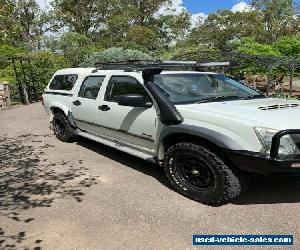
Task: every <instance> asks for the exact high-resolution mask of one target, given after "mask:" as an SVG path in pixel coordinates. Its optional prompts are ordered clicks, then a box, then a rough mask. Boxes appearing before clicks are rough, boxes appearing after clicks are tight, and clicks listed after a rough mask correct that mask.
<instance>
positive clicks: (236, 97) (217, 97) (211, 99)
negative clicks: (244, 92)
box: [197, 95, 241, 103]
mask: <svg viewBox="0 0 300 250" xmlns="http://www.w3.org/2000/svg"><path fill="white" fill-rule="evenodd" d="M240 98H241V96H238V95H230V96H213V97H209V98H205V99H203V100H201V101H198V102H197V103H206V102H214V101H219V100H220V101H226V100H232V99H240Z"/></svg>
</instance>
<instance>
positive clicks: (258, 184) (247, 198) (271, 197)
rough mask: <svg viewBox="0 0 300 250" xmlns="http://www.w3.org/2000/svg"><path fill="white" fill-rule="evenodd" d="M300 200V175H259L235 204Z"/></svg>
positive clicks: (294, 201)
mask: <svg viewBox="0 0 300 250" xmlns="http://www.w3.org/2000/svg"><path fill="white" fill-rule="evenodd" d="M298 202H300V176H259V177H255V178H252V179H251V182H250V186H249V189H248V190H247V191H246V192H245V193H244V194H242V195H241V196H240V197H239V198H238V199H237V200H236V201H234V202H233V203H234V204H237V205H249V204H277V203H298Z"/></svg>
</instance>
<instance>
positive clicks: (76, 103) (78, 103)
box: [73, 100, 81, 106]
mask: <svg viewBox="0 0 300 250" xmlns="http://www.w3.org/2000/svg"><path fill="white" fill-rule="evenodd" d="M73 104H74V105H75V106H79V105H81V102H80V101H78V100H76V101H74V102H73Z"/></svg>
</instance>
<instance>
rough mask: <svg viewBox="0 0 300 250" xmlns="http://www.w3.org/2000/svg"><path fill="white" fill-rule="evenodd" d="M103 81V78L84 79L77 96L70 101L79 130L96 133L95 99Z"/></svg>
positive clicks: (96, 105)
mask: <svg viewBox="0 0 300 250" xmlns="http://www.w3.org/2000/svg"><path fill="white" fill-rule="evenodd" d="M104 79H105V76H88V77H86V78H85V80H84V81H83V83H82V85H81V87H80V90H79V92H78V95H77V96H75V97H74V98H73V100H72V103H71V105H72V114H73V117H74V119H75V123H76V125H77V127H78V128H80V129H81V130H84V131H87V132H92V133H96V132H97V108H98V101H97V97H98V93H99V90H100V88H101V85H102V83H103V81H104Z"/></svg>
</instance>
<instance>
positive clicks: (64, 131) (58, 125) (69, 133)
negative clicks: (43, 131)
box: [53, 113, 77, 142]
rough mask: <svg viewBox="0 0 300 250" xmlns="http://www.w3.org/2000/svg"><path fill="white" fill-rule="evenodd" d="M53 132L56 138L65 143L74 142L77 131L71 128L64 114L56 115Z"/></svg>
mask: <svg viewBox="0 0 300 250" xmlns="http://www.w3.org/2000/svg"><path fill="white" fill-rule="evenodd" d="M53 130H54V134H55V136H56V138H57V139H58V140H60V141H63V142H73V141H74V140H75V139H76V137H77V134H76V131H75V129H74V128H72V127H71V125H70V123H69V121H68V119H67V117H66V116H65V115H64V114H62V113H55V114H54V117H53Z"/></svg>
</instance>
